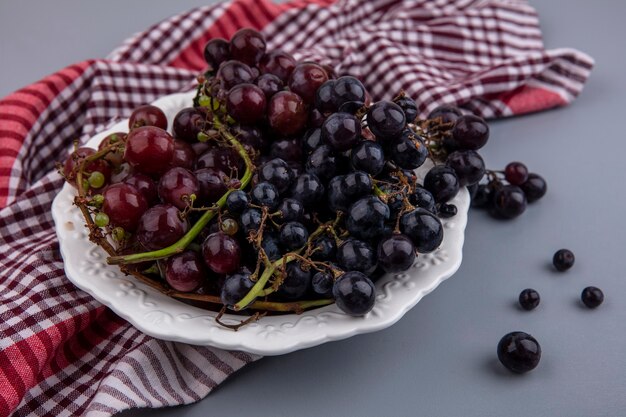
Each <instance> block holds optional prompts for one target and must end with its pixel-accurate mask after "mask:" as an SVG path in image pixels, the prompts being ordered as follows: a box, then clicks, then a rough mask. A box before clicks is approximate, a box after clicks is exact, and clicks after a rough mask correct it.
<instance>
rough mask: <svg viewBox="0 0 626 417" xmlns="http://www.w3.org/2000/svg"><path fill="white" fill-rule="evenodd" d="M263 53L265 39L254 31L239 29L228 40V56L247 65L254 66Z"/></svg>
mask: <svg viewBox="0 0 626 417" xmlns="http://www.w3.org/2000/svg"><path fill="white" fill-rule="evenodd" d="M264 53H265V38H264V37H263V35H262V34H261V33H259V32H257V31H256V30H254V29H250V28H244V29H239V30H238V31H237V32H235V34H234V35H233V37H232V38H230V55H231V56H232V57H233V59H237V60H239V61H241V62H243V63H245V64H248V65H256V63H257V62H259V60H260V59H261V57H262V56H263V54H264Z"/></svg>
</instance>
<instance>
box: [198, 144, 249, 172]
mask: <svg viewBox="0 0 626 417" xmlns="http://www.w3.org/2000/svg"><path fill="white" fill-rule="evenodd" d="M203 168H209V169H213V170H216V171H222V172H224V173H227V172H228V173H232V172H241V171H243V169H244V168H245V165H244V162H243V159H242V158H241V157H240V156H239V154H237V151H235V150H234V149H233V148H227V147H222V146H214V147H211V148H209V149H207V150H206V152H204V153H203V154H202V155H200V156H199V157H198V159H197V161H196V169H203Z"/></svg>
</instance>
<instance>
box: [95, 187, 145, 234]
mask: <svg viewBox="0 0 626 417" xmlns="http://www.w3.org/2000/svg"><path fill="white" fill-rule="evenodd" d="M102 195H103V197H104V203H103V205H102V211H103V212H105V213H106V214H107V215H108V216H109V219H110V221H111V224H113V225H114V226H120V227H122V228H123V229H124V230H126V231H129V232H134V231H135V229H136V228H137V224H138V222H139V218H140V217H141V216H142V214H143V213H144V212H145V211H146V210H147V209H148V203H147V201H146V198H145V197H144V196H143V194H142V193H141V192H140V191H139V190H137V189H136V188H135V187H133V186H131V185H128V184H123V183H119V184H113V185H111V186H109V187H107V189H106V190H104V193H102Z"/></svg>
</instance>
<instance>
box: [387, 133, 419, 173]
mask: <svg viewBox="0 0 626 417" xmlns="http://www.w3.org/2000/svg"><path fill="white" fill-rule="evenodd" d="M385 149H387V156H388V157H389V158H390V159H391V160H392V161H394V162H395V163H396V165H398V166H399V167H400V168H403V169H416V168H418V167H420V166H422V164H423V163H424V161H426V158H428V148H427V147H426V144H425V143H424V142H423V141H422V139H421V138H420V137H419V136H418V135H417V134H415V133H414V132H413V131H411V130H410V129H405V130H404V131H403V132H402V133H401V134H400V137H398V138H397V139H395V140H393V141H391V142H390V143H389V144H388V146H387V147H386V148H385Z"/></svg>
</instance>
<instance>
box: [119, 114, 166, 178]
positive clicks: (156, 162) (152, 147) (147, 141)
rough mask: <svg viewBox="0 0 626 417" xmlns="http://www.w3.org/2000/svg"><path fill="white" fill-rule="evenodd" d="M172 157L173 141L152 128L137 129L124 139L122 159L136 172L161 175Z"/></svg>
mask: <svg viewBox="0 0 626 417" xmlns="http://www.w3.org/2000/svg"><path fill="white" fill-rule="evenodd" d="M173 156H174V139H173V138H172V137H171V136H170V135H169V133H167V132H166V131H165V130H163V129H160V128H158V127H154V126H144V127H138V128H135V129H133V130H131V131H130V133H129V134H128V136H127V137H126V148H125V150H124V159H125V160H126V161H127V162H128V163H129V164H130V165H131V166H132V167H133V168H134V169H136V170H137V171H139V172H142V173H144V174H147V175H161V174H163V173H164V172H165V171H167V170H168V169H169V165H170V163H171V162H172V158H173Z"/></svg>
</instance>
